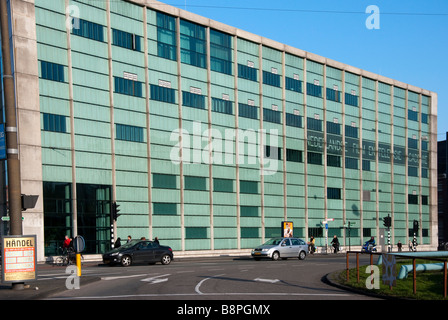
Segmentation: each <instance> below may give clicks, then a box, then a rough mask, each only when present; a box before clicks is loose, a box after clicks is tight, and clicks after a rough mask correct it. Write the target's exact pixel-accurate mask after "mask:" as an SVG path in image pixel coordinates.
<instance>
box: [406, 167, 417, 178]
mask: <svg viewBox="0 0 448 320" xmlns="http://www.w3.org/2000/svg"><path fill="white" fill-rule="evenodd" d="M408 176H410V177H418V167H411V166H409V167H408Z"/></svg>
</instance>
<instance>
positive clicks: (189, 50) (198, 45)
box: [180, 20, 207, 68]
mask: <svg viewBox="0 0 448 320" xmlns="http://www.w3.org/2000/svg"><path fill="white" fill-rule="evenodd" d="M180 55H181V62H182V63H186V64H189V65H192V66H195V67H200V68H207V63H206V58H207V49H206V39H205V27H202V26H200V25H197V24H195V23H192V22H189V21H186V20H180Z"/></svg>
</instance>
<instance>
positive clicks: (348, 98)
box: [345, 92, 358, 107]
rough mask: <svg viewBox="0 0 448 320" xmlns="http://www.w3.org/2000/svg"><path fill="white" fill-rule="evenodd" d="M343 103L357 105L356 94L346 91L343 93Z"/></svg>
mask: <svg viewBox="0 0 448 320" xmlns="http://www.w3.org/2000/svg"><path fill="white" fill-rule="evenodd" d="M345 104H348V105H350V106H354V107H357V106H358V96H356V95H354V94H351V93H348V92H346V93H345Z"/></svg>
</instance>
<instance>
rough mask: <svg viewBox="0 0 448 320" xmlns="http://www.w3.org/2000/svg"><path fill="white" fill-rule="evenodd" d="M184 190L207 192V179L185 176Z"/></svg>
mask: <svg viewBox="0 0 448 320" xmlns="http://www.w3.org/2000/svg"><path fill="white" fill-rule="evenodd" d="M184 181H185V190H198V191H206V190H207V179H206V178H205V177H193V176H185V177H184Z"/></svg>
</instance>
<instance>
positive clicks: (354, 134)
mask: <svg viewBox="0 0 448 320" xmlns="http://www.w3.org/2000/svg"><path fill="white" fill-rule="evenodd" d="M345 136H346V137H350V138H356V139H357V138H358V128H357V127H353V126H348V125H345Z"/></svg>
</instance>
